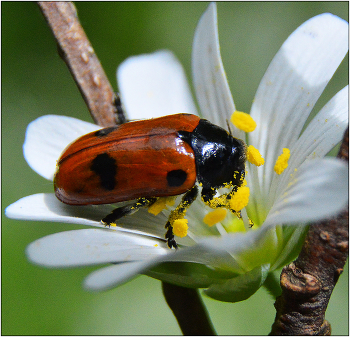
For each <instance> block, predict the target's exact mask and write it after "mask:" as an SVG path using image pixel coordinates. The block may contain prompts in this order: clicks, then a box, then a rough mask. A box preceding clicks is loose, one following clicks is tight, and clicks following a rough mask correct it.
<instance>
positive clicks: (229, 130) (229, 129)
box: [226, 119, 233, 137]
mask: <svg viewBox="0 0 350 337" xmlns="http://www.w3.org/2000/svg"><path fill="white" fill-rule="evenodd" d="M226 124H227V128H228V132H229V133H230V136H232V131H231V128H230V124H229V122H228V119H226ZM232 137H233V136H232Z"/></svg>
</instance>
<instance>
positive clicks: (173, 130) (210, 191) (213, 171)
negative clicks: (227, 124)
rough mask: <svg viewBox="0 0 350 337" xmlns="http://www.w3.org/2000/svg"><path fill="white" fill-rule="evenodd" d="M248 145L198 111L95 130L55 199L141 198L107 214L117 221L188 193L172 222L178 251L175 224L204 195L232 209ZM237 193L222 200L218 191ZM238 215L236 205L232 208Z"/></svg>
mask: <svg viewBox="0 0 350 337" xmlns="http://www.w3.org/2000/svg"><path fill="white" fill-rule="evenodd" d="M245 160H246V146H245V144H244V142H243V141H242V140H239V139H236V138H234V137H233V136H232V135H231V134H230V133H228V132H227V131H226V130H225V129H223V128H221V127H219V126H216V125H214V124H212V123H210V122H209V121H208V120H206V119H201V118H200V117H198V116H195V115H192V114H175V115H168V116H164V117H160V118H154V119H148V120H141V121H133V122H128V123H125V124H121V125H118V126H114V127H108V128H104V129H100V130H98V131H94V132H91V133H88V134H86V135H84V136H82V137H80V138H78V139H77V140H76V141H74V142H73V143H71V144H70V145H69V146H68V147H67V148H66V149H65V150H64V152H63V153H62V155H61V157H60V158H59V160H58V162H57V167H56V172H55V177H54V189H55V194H56V197H57V198H58V199H59V200H60V201H62V202H63V203H66V204H69V205H89V204H90V205H98V204H110V203H117V202H121V201H131V200H134V199H137V200H136V202H134V203H131V204H130V205H126V206H122V207H119V208H116V209H115V210H114V211H113V212H112V213H111V214H109V215H107V216H106V217H105V218H103V219H102V223H104V224H105V225H111V224H112V223H115V221H116V220H118V219H120V218H122V217H123V216H125V215H129V214H131V213H133V212H135V211H136V210H137V209H139V208H140V207H149V206H151V205H152V204H153V203H154V202H155V201H156V200H157V198H158V197H164V196H175V195H179V194H184V195H183V197H182V200H181V202H180V204H179V205H178V206H177V207H176V208H175V210H173V211H172V212H171V214H170V216H169V220H168V222H167V224H166V225H165V228H166V229H167V232H166V234H165V238H166V240H167V244H168V246H169V248H172V247H174V248H177V243H176V241H175V238H174V234H173V228H172V223H173V220H174V219H176V218H178V217H180V218H181V217H183V216H184V214H185V213H186V210H187V208H188V207H189V206H190V205H191V204H192V203H193V201H194V200H195V199H196V197H197V194H198V188H197V186H196V182H197V183H198V184H199V185H200V186H201V188H202V190H201V197H202V200H203V202H204V203H205V204H207V205H209V206H210V207H212V208H216V207H226V208H227V200H229V199H230V198H231V197H232V195H233V194H234V193H235V191H236V190H237V188H238V187H239V186H241V185H242V182H243V179H244V175H245ZM222 187H232V190H231V192H229V193H226V194H224V195H221V196H220V197H215V194H216V192H217V189H219V188H222ZM231 211H232V212H235V211H234V210H231Z"/></svg>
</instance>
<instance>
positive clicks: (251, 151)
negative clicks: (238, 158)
mask: <svg viewBox="0 0 350 337" xmlns="http://www.w3.org/2000/svg"><path fill="white" fill-rule="evenodd" d="M247 160H248V161H249V163H251V164H254V165H256V166H261V165H264V163H265V160H264V158H263V157H262V156H261V154H260V152H259V150H258V149H257V148H255V147H254V146H253V145H249V146H248V149H247Z"/></svg>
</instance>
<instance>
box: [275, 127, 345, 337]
mask: <svg viewBox="0 0 350 337" xmlns="http://www.w3.org/2000/svg"><path fill="white" fill-rule="evenodd" d="M338 158H340V159H342V160H346V161H348V160H349V129H348V130H347V131H346V132H345V135H344V138H343V143H342V145H341V148H340V151H339V154H338ZM348 223H349V212H348V210H344V211H343V212H342V213H341V214H340V215H339V216H337V217H334V218H333V219H330V220H326V221H321V222H319V223H317V224H314V225H311V226H310V229H309V232H308V234H307V237H306V240H305V243H304V246H303V248H302V250H301V252H300V255H299V257H298V258H297V260H295V261H294V262H292V263H291V264H289V265H288V266H286V267H285V268H283V271H282V273H281V287H282V295H281V296H280V297H279V298H277V300H276V302H275V307H276V310H277V313H276V319H275V322H274V324H273V326H272V331H271V335H330V333H331V326H330V324H329V323H328V322H327V321H326V320H325V319H324V318H325V312H326V309H327V305H328V302H329V299H330V297H331V294H332V291H333V288H334V286H335V284H336V283H337V281H338V278H339V276H340V274H341V273H342V272H343V267H344V265H345V262H346V259H347V257H348V249H349V228H348ZM344 319H345V317H344Z"/></svg>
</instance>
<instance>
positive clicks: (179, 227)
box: [173, 219, 188, 238]
mask: <svg viewBox="0 0 350 337" xmlns="http://www.w3.org/2000/svg"><path fill="white" fill-rule="evenodd" d="M187 223H188V220H187V219H176V220H174V222H173V233H174V235H176V236H179V237H180V238H183V237H185V236H186V235H187V231H188V225H187Z"/></svg>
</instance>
